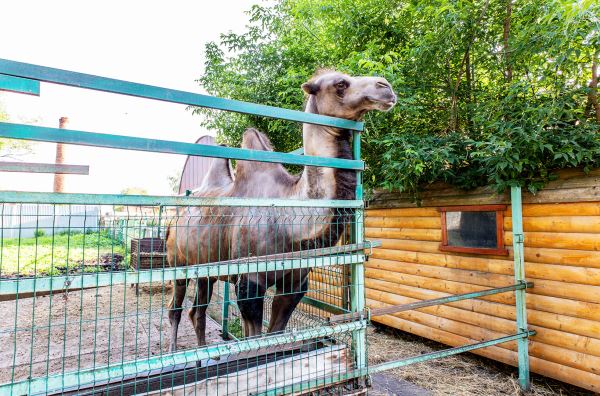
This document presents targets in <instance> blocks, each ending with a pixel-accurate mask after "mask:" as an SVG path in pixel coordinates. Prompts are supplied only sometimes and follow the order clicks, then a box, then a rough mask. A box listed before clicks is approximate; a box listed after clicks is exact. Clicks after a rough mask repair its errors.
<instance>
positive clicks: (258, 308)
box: [235, 274, 267, 337]
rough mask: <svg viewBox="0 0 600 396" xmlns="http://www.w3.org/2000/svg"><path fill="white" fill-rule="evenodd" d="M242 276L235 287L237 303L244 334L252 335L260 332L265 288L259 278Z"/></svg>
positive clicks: (246, 335)
mask: <svg viewBox="0 0 600 396" xmlns="http://www.w3.org/2000/svg"><path fill="white" fill-rule="evenodd" d="M258 278H259V279H257V278H256V276H254V274H253V275H250V276H243V277H242V278H241V279H240V281H239V282H238V283H237V285H236V287H235V291H236V294H237V305H238V308H239V309H240V314H241V315H242V320H243V321H244V333H245V334H244V336H245V337H254V336H257V335H260V334H261V333H262V325H263V323H262V322H263V307H264V303H265V292H266V290H267V288H266V287H265V283H264V282H261V280H263V279H260V278H263V277H258Z"/></svg>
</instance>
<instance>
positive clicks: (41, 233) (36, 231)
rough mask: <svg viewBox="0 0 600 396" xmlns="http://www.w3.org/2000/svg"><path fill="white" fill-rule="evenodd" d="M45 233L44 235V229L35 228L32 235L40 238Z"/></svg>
mask: <svg viewBox="0 0 600 396" xmlns="http://www.w3.org/2000/svg"><path fill="white" fill-rule="evenodd" d="M45 235H46V231H44V230H35V232H34V233H33V236H34V237H35V238H41V237H43V236H45Z"/></svg>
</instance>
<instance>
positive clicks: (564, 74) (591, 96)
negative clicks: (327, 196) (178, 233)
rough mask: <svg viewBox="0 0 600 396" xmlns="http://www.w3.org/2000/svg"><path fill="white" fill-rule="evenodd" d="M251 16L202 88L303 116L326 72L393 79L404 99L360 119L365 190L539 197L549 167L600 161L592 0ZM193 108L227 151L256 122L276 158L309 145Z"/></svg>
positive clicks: (289, 3)
mask: <svg viewBox="0 0 600 396" xmlns="http://www.w3.org/2000/svg"><path fill="white" fill-rule="evenodd" d="M248 15H249V24H248V26H247V29H246V31H244V32H243V33H240V34H236V33H226V34H223V35H221V38H220V40H219V42H218V43H215V42H212V43H209V44H207V46H206V49H205V51H206V64H205V71H204V73H203V75H202V76H201V77H200V79H199V80H198V81H199V83H200V84H202V86H203V87H204V88H205V89H206V90H207V91H208V92H209V93H211V94H213V95H217V96H223V97H228V98H232V99H238V100H244V101H250V102H257V103H263V104H267V105H273V106H280V107H284V108H291V109H299V108H301V107H302V103H303V100H304V99H303V95H302V93H301V91H300V89H299V87H300V85H301V84H302V83H303V82H304V81H306V80H307V79H308V77H309V76H310V75H311V74H312V73H313V72H314V71H315V70H316V69H317V68H319V67H332V68H335V69H338V70H340V71H343V72H347V73H351V74H355V75H381V76H384V77H386V78H387V79H388V80H389V81H390V82H391V83H392V85H393V86H394V88H395V90H396V92H397V93H398V98H399V100H398V105H397V106H396V108H395V109H394V110H393V111H392V112H390V113H386V114H373V115H369V116H368V117H367V119H366V120H365V121H366V126H367V129H366V131H365V133H364V139H363V141H364V152H363V153H364V158H365V160H366V162H367V166H368V168H367V170H366V177H365V181H366V182H367V183H368V184H369V186H370V187H384V188H389V189H396V190H400V191H407V192H411V193H415V194H416V193H417V192H418V190H419V188H421V187H422V186H424V185H427V184H429V183H432V182H434V181H439V180H441V181H445V182H448V183H451V184H454V185H457V186H458V187H461V188H465V189H468V188H473V187H476V186H480V185H486V184H491V185H494V186H496V187H497V188H498V189H499V190H502V189H504V188H506V187H508V186H510V185H514V184H519V185H523V186H526V187H527V188H529V189H530V190H531V191H537V190H538V189H539V188H541V187H543V185H544V184H545V183H546V182H547V181H548V180H550V179H552V177H553V174H552V171H553V170H554V169H557V168H565V167H584V168H585V169H589V168H591V167H597V166H600V139H599V134H598V130H599V126H600V107H599V106H598V98H597V93H596V92H597V82H598V81H597V80H598V72H597V63H598V56H599V52H600V4H598V3H597V1H593V0H583V1H578V2H573V1H560V0H551V1H547V0H523V1H519V2H513V1H512V0H504V1H489V0H476V1H455V0H453V1H450V0H427V1H419V2H415V1H408V0H363V1H354V0H279V1H278V2H277V3H276V4H275V5H274V6H271V7H266V6H254V7H252V9H251V10H250V11H249V12H248ZM195 112H196V113H200V114H202V116H203V123H204V125H205V126H206V127H208V128H212V129H216V130H217V132H218V138H219V140H221V142H224V143H227V144H230V145H237V144H239V142H240V137H241V134H242V132H243V130H244V129H245V128H246V127H248V126H255V127H257V128H259V129H261V130H263V131H265V132H266V133H267V134H268V135H269V137H270V138H271V139H272V140H273V143H274V145H275V147H276V149H277V150H279V151H290V150H293V149H295V148H298V147H300V145H301V134H300V132H299V131H300V130H299V128H298V126H297V125H294V124H293V123H289V122H283V121H280V120H270V119H264V118H260V117H253V116H247V115H240V114H235V113H227V112H218V111H212V110H206V109H195Z"/></svg>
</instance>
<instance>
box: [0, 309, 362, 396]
mask: <svg viewBox="0 0 600 396" xmlns="http://www.w3.org/2000/svg"><path fill="white" fill-rule="evenodd" d="M365 327H366V322H364V321H360V322H352V323H343V324H339V325H335V326H321V327H317V328H311V329H306V330H299V331H290V332H286V333H282V334H275V335H268V336H264V337H260V338H251V339H245V340H240V341H233V342H228V343H222V344H218V345H210V346H205V347H201V348H196V349H191V350H186V351H181V352H175V353H168V354H163V355H160V356H156V357H151V358H147V359H139V360H133V361H126V362H121V363H117V364H114V365H110V366H104V367H98V368H94V369H84V370H79V371H74V372H69V373H63V374H56V375H50V376H47V377H39V378H31V379H28V380H24V381H19V382H15V383H12V384H11V383H6V384H2V385H0V394H7V395H24V394H35V393H44V394H46V393H51V392H54V391H58V390H61V389H64V388H69V387H79V386H84V385H87V384H93V383H95V382H101V381H106V380H108V379H116V378H121V377H125V376H128V375H133V374H136V373H139V372H144V371H151V370H157V369H161V368H165V367H170V366H174V365H178V364H186V363H193V362H197V361H201V360H204V359H217V358H219V357H221V356H229V355H233V354H237V353H242V352H246V351H250V350H258V349H262V348H268V347H270V346H273V345H285V344H290V343H296V342H298V341H305V340H311V339H315V338H322V337H328V336H332V335H334V334H339V333H344V332H349V331H354V330H359V329H364V328H365Z"/></svg>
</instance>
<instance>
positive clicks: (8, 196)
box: [0, 191, 363, 208]
mask: <svg viewBox="0 0 600 396" xmlns="http://www.w3.org/2000/svg"><path fill="white" fill-rule="evenodd" d="M0 203H39V204H83V205H141V206H260V207H294V208H360V207H362V205H363V201H359V200H322V199H307V200H301V199H270V198H233V197H214V198H213V197H185V196H175V197H169V196H153V195H119V194H63V193H41V192H25V191H0Z"/></svg>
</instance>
